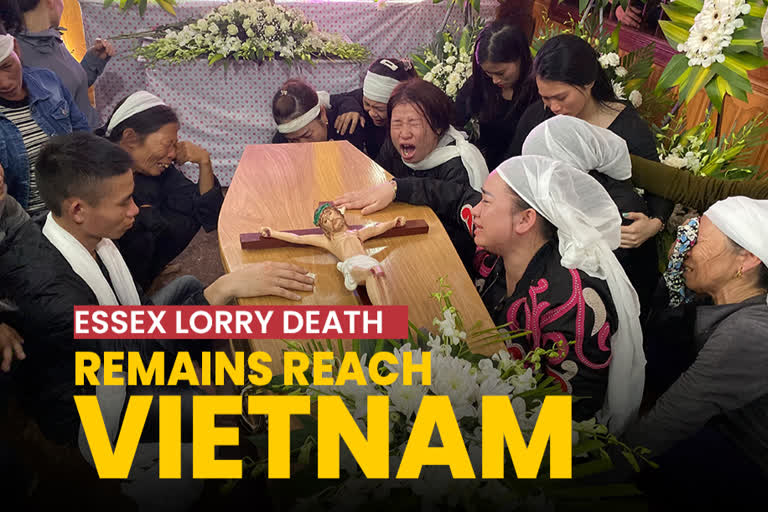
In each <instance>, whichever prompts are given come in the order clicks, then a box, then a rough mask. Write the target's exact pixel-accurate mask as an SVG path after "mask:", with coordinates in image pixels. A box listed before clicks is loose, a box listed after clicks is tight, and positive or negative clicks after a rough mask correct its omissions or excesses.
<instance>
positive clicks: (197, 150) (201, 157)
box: [176, 140, 211, 165]
mask: <svg viewBox="0 0 768 512" xmlns="http://www.w3.org/2000/svg"><path fill="white" fill-rule="evenodd" d="M187 162H192V163H193V164H197V165H203V164H210V162H211V155H210V154H209V153H208V152H207V151H206V150H204V149H203V148H201V147H200V146H198V145H197V144H193V143H191V142H189V141H186V140H183V141H179V142H177V143H176V163H177V164H179V165H182V164H185V163H187Z"/></svg>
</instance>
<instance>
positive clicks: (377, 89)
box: [334, 59, 416, 159]
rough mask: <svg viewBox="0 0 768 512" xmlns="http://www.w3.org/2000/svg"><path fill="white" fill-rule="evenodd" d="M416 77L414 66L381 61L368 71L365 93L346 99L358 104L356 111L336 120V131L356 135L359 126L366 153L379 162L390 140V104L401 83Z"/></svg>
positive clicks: (355, 92)
mask: <svg viewBox="0 0 768 512" xmlns="http://www.w3.org/2000/svg"><path fill="white" fill-rule="evenodd" d="M415 77H416V72H415V71H414V70H413V65H412V64H411V63H410V62H403V61H399V60H397V59H378V60H376V61H374V62H373V64H371V65H370V67H369V68H368V72H367V73H366V74H365V79H364V80H363V87H362V89H355V90H354V91H350V92H348V93H346V94H345V95H343V96H347V97H349V98H351V99H352V100H353V101H354V105H355V106H356V107H357V108H356V110H352V111H349V112H346V113H342V114H340V115H339V116H337V117H336V121H335V122H334V128H335V129H336V130H337V132H338V133H339V135H341V136H344V135H346V134H347V131H349V134H350V135H353V134H354V133H355V130H356V129H357V125H358V124H359V125H360V129H361V131H362V132H363V137H364V139H365V152H366V153H367V154H368V156H370V157H371V158H374V159H375V158H376V157H377V156H378V154H379V150H380V149H381V146H382V145H383V144H384V141H385V140H386V139H387V102H389V97H390V96H392V91H393V90H394V89H395V87H397V86H398V85H399V84H400V82H406V81H408V80H410V79H411V78H415Z"/></svg>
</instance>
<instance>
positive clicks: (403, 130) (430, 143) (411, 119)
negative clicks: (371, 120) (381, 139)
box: [389, 103, 440, 164]
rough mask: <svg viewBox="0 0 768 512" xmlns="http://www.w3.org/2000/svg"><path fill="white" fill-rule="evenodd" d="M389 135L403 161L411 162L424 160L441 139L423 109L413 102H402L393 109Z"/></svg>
mask: <svg viewBox="0 0 768 512" xmlns="http://www.w3.org/2000/svg"><path fill="white" fill-rule="evenodd" d="M389 135H390V137H391V138H392V144H393V145H394V146H395V149H397V152H398V153H400V156H401V157H402V158H403V162H408V163H411V164H415V163H418V162H421V161H422V160H424V159H425V158H426V157H427V155H429V154H430V153H431V152H432V151H434V149H435V148H436V147H437V142H438V140H440V136H439V135H438V134H437V133H435V132H433V131H432V128H430V126H429V123H428V122H427V119H426V117H424V114H423V113H422V112H421V109H419V108H417V107H416V106H415V105H413V104H412V103H400V104H398V105H396V106H395V108H393V109H392V119H391V121H390V130H389Z"/></svg>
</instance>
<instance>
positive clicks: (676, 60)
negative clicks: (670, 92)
mask: <svg viewBox="0 0 768 512" xmlns="http://www.w3.org/2000/svg"><path fill="white" fill-rule="evenodd" d="M687 69H688V57H686V56H685V55H684V54H682V53H677V54H675V55H673V56H672V58H671V59H669V62H668V63H667V67H665V68H664V71H663V72H662V73H661V76H660V77H659V81H658V82H657V83H656V90H657V91H661V90H664V89H670V88H672V87H674V86H675V82H676V81H677V79H678V78H680V76H681V75H682V74H683V73H684V72H685V71H686V70H687Z"/></svg>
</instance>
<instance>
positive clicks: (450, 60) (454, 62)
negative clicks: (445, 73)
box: [445, 55, 456, 66]
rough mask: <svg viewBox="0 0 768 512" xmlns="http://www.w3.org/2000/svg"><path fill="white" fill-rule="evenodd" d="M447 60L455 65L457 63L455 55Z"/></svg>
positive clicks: (446, 60)
mask: <svg viewBox="0 0 768 512" xmlns="http://www.w3.org/2000/svg"><path fill="white" fill-rule="evenodd" d="M445 62H447V63H448V64H450V65H451V66H453V65H454V64H456V56H455V55H451V56H449V57H448V58H447V59H445Z"/></svg>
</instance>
